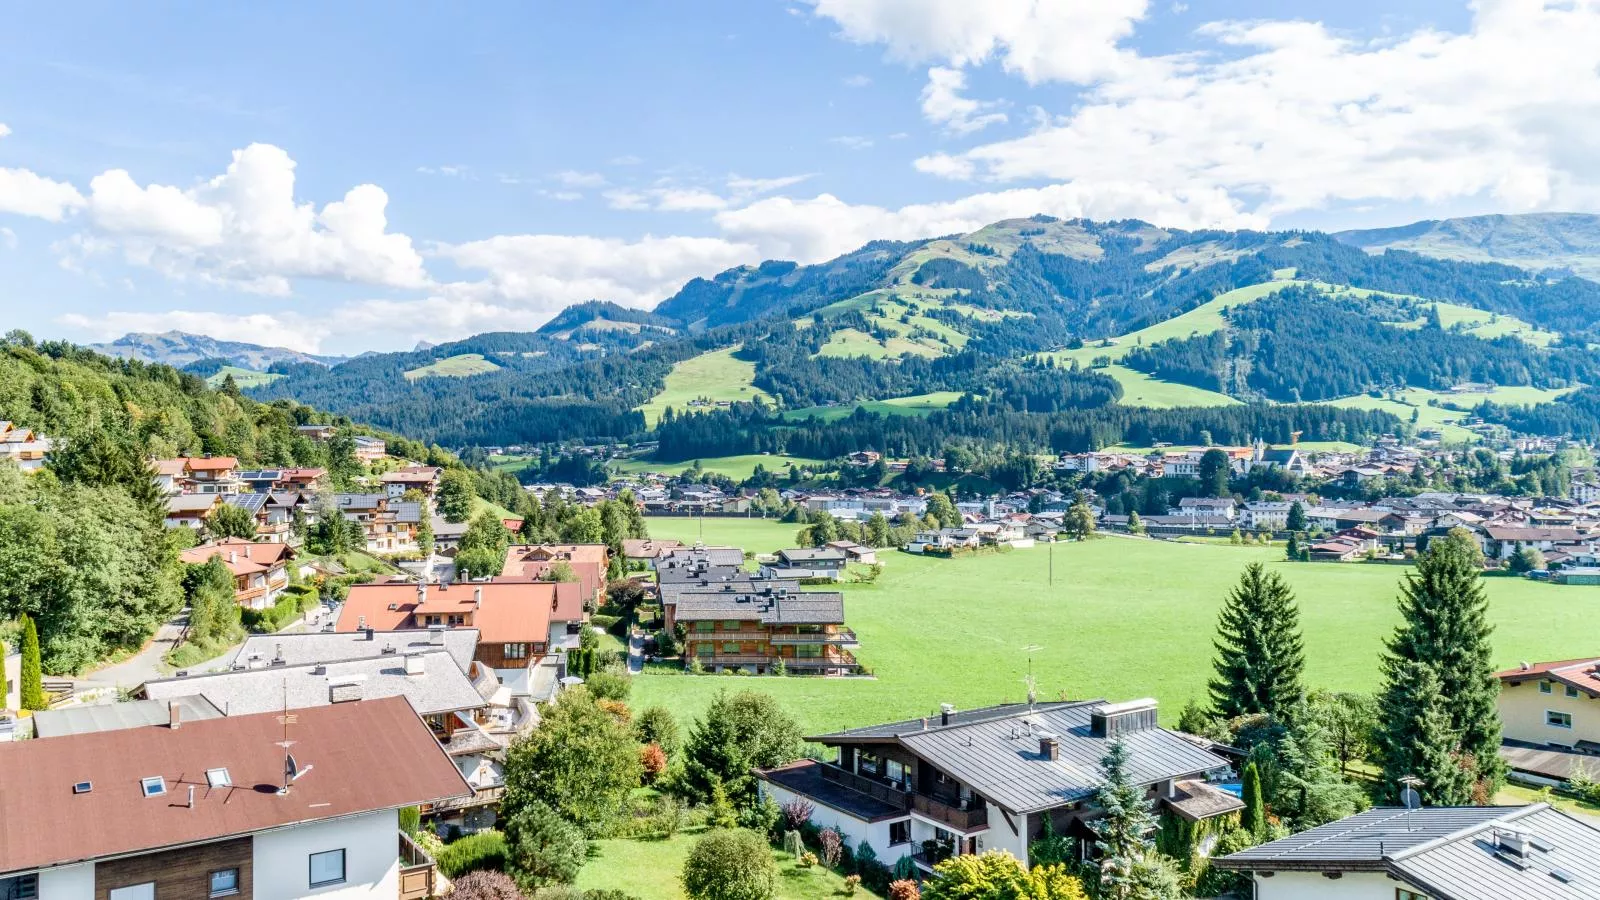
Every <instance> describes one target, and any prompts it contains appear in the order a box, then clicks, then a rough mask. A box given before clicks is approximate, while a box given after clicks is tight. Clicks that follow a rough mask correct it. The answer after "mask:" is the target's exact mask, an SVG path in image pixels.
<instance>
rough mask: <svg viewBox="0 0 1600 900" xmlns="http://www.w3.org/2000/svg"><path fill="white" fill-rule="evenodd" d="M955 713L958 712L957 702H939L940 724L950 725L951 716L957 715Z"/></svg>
mask: <svg viewBox="0 0 1600 900" xmlns="http://www.w3.org/2000/svg"><path fill="white" fill-rule="evenodd" d="M955 714H956V707H955V704H953V703H941V704H939V724H940V725H949V724H950V717H951V716H953V715H955Z"/></svg>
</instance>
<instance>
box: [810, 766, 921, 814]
mask: <svg viewBox="0 0 1600 900" xmlns="http://www.w3.org/2000/svg"><path fill="white" fill-rule="evenodd" d="M821 770H822V780H823V781H831V782H833V783H834V784H837V785H840V786H842V787H847V788H849V789H850V790H852V791H855V792H856V793H858V794H866V795H867V796H868V797H871V798H872V799H874V800H877V801H879V802H882V803H887V804H889V805H890V806H893V807H894V808H896V809H902V810H904V809H910V808H911V795H910V794H908V793H906V792H905V791H903V790H901V789H900V788H898V787H895V786H894V785H892V784H889V783H888V782H886V781H880V780H878V779H876V778H868V777H866V776H865V775H857V774H856V773H854V772H850V771H847V770H845V769H841V768H839V767H838V766H835V765H832V764H830V763H824V764H823V765H822V767H821Z"/></svg>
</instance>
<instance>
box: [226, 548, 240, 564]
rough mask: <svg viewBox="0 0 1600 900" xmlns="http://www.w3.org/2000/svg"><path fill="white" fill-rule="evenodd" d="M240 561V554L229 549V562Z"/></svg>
mask: <svg viewBox="0 0 1600 900" xmlns="http://www.w3.org/2000/svg"><path fill="white" fill-rule="evenodd" d="M238 561H239V554H238V553H237V552H235V551H233V550H229V551H228V562H229V563H236V562H238Z"/></svg>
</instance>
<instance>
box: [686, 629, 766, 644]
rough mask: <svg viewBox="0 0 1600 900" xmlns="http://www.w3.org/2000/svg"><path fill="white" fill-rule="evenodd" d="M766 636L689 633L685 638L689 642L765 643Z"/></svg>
mask: <svg viewBox="0 0 1600 900" xmlns="http://www.w3.org/2000/svg"><path fill="white" fill-rule="evenodd" d="M767 638H768V634H767V633H766V632H765V631H691V632H689V634H688V636H687V640H690V641H757V642H765V641H766V640H767Z"/></svg>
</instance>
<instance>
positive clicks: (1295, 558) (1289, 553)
mask: <svg viewBox="0 0 1600 900" xmlns="http://www.w3.org/2000/svg"><path fill="white" fill-rule="evenodd" d="M1283 556H1284V558H1285V559H1287V560H1289V561H1290V562H1299V561H1300V539H1299V538H1298V537H1296V536H1295V535H1292V534H1291V535H1289V546H1288V547H1285V548H1284V551H1283Z"/></svg>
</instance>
